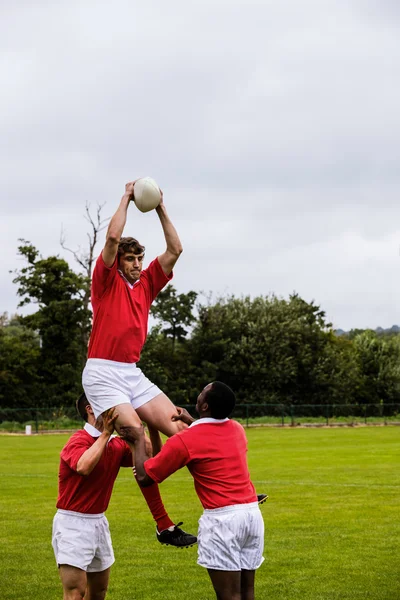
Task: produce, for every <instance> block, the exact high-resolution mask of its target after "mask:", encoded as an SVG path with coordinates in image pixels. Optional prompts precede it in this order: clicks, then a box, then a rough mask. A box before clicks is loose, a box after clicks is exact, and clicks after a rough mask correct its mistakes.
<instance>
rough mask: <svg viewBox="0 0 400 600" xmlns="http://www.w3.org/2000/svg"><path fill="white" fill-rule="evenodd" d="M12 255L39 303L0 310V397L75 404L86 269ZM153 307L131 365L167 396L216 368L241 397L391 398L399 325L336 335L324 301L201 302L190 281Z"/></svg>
mask: <svg viewBox="0 0 400 600" xmlns="http://www.w3.org/2000/svg"><path fill="white" fill-rule="evenodd" d="M18 254H19V256H20V257H21V258H22V259H23V260H24V266H23V267H22V268H21V269H19V270H18V271H16V272H15V273H14V280H13V281H14V283H15V284H16V286H17V294H18V296H19V297H20V303H19V306H20V307H22V306H25V305H27V304H33V305H35V308H36V310H34V311H32V312H31V314H28V315H26V316H22V315H13V316H8V315H7V314H3V315H2V316H0V406H1V407H2V408H6V407H7V408H28V407H65V406H72V405H73V404H74V402H75V399H76V397H77V396H78V395H79V394H80V392H81V373H82V369H83V366H84V364H85V361H86V350H87V342H88V338H89V335H90V328H91V311H90V306H89V296H90V272H91V270H90V269H86V270H85V272H84V273H81V272H77V271H75V270H74V269H73V268H72V267H71V266H70V265H69V264H68V263H67V261H65V260H64V259H62V258H60V257H59V256H49V257H47V258H43V257H42V256H41V255H40V253H39V251H38V249H37V248H36V247H34V246H33V245H32V244H31V243H30V242H28V241H25V240H21V241H20V245H19V247H18ZM92 255H93V253H92ZM91 259H92V257H91ZM78 262H79V261H78ZM90 267H91V263H90ZM151 312H152V316H153V320H154V322H155V325H154V326H153V327H152V328H151V330H150V332H149V335H148V339H147V342H146V344H145V347H144V349H143V352H142V356H141V360H140V363H139V366H140V367H141V368H142V369H143V370H144V372H145V373H146V375H147V376H148V377H149V378H150V379H151V380H152V381H153V382H154V383H156V384H157V385H158V386H159V387H160V388H161V389H162V390H163V391H165V393H166V394H167V395H169V396H170V397H171V399H172V400H173V401H174V402H175V403H176V404H185V403H189V404H193V403H195V401H196V398H197V395H198V392H199V390H201V389H202V388H203V386H204V385H205V384H206V383H208V382H210V381H213V380H216V379H218V380H221V381H224V382H225V383H227V384H228V385H230V386H231V387H232V388H233V389H234V390H235V392H236V393H237V397H238V401H239V402H240V403H249V404H264V403H268V404H284V405H299V404H315V405H317V404H318V405H321V404H347V405H351V404H365V403H376V404H382V403H385V404H387V403H399V402H400V336H399V335H391V336H387V335H386V336H385V335H378V334H377V333H376V332H374V331H372V330H354V331H350V332H349V333H348V334H345V335H340V336H338V335H336V334H335V332H334V330H333V329H332V325H331V324H330V323H329V322H327V319H326V315H325V312H324V311H323V310H321V308H320V307H319V306H318V305H317V304H315V303H314V302H306V301H305V300H304V299H302V298H301V297H300V296H299V295H297V294H292V295H291V296H290V297H289V298H288V299H283V298H280V297H277V296H275V295H268V296H259V297H256V298H250V297H248V296H244V297H241V298H237V297H234V296H227V297H221V298H217V299H214V300H213V299H212V298H209V299H207V300H205V301H203V302H201V301H200V300H199V295H198V294H197V292H195V291H189V292H187V293H181V294H178V293H177V291H176V289H175V288H174V287H173V286H172V285H169V286H168V287H167V288H165V289H164V290H163V291H162V292H161V293H160V294H159V296H158V297H157V299H156V301H155V302H154V304H153V307H152V309H151Z"/></svg>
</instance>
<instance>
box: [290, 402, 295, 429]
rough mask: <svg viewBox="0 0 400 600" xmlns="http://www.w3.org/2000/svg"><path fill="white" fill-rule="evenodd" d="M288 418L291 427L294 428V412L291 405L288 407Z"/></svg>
mask: <svg viewBox="0 0 400 600" xmlns="http://www.w3.org/2000/svg"><path fill="white" fill-rule="evenodd" d="M290 418H291V420H292V427H294V411H293V404H291V405H290Z"/></svg>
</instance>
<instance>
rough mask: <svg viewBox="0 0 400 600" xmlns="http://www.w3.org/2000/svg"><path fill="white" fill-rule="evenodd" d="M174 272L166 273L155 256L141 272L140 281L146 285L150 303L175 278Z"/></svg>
mask: <svg viewBox="0 0 400 600" xmlns="http://www.w3.org/2000/svg"><path fill="white" fill-rule="evenodd" d="M173 276H174V274H173V273H172V272H171V273H170V274H169V275H166V274H165V273H164V271H163V269H162V266H161V265H160V261H159V260H158V258H155V259H154V260H153V261H152V262H151V263H150V264H149V266H148V267H147V269H144V270H143V271H142V272H141V274H140V281H141V282H142V284H143V285H145V287H146V289H147V292H148V295H149V301H150V304H151V303H152V302H153V300H154V299H155V298H156V297H157V294H158V293H159V292H160V291H161V290H162V289H163V287H165V286H166V285H167V283H168V282H169V281H171V279H172V278H173Z"/></svg>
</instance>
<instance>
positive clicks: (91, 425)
mask: <svg viewBox="0 0 400 600" xmlns="http://www.w3.org/2000/svg"><path fill="white" fill-rule="evenodd" d="M76 406H77V410H78V412H79V414H80V415H81V417H82V418H83V419H84V420H85V421H86V424H85V427H84V429H81V430H80V431H77V432H76V433H74V435H73V436H72V437H71V438H70V439H69V440H68V442H67V444H66V445H65V446H64V448H63V450H62V452H61V460H60V469H59V489H58V499H57V509H58V510H57V513H56V515H55V517H54V520H53V536H52V543H53V548H54V553H55V557H56V561H57V564H58V567H59V574H60V578H61V582H62V584H63V590H64V600H77V599H78V598H83V597H84V596H85V598H91V599H92V600H103V599H104V597H105V594H106V592H107V587H108V580H109V576H110V567H111V565H112V564H113V562H114V552H113V548H112V543H111V537H110V532H109V527H108V521H107V519H106V517H105V515H104V512H105V511H106V510H107V507H108V504H109V501H110V497H111V493H112V490H113V486H114V482H115V479H116V477H117V475H118V472H119V469H120V467H132V466H133V459H132V452H131V448H130V447H129V446H128V444H127V443H126V442H124V441H122V440H121V439H120V438H119V437H116V436H112V433H113V431H114V422H115V421H116V419H117V418H118V413H117V411H116V410H115V409H111V410H110V411H109V412H108V414H107V415H106V416H105V417H104V419H103V417H102V416H99V417H98V418H97V419H96V418H95V416H94V414H93V410H92V407H91V406H90V404H89V402H88V401H87V399H86V397H85V394H82V395H81V396H80V398H79V399H78V401H77V405H76ZM142 489H143V490H144V489H145V488H142ZM145 497H146V496H145ZM150 510H151V511H152V513H153V516H154V519H155V520H156V522H157V526H158V527H159V528H160V529H164V528H165V527H168V523H170V522H171V520H170V518H169V517H168V515H167V513H166V511H165V508H164V506H163V504H162V502H161V498H159V501H158V503H157V502H156V503H154V502H153V504H151V505H150ZM161 541H162V540H161ZM195 541H196V538H195V537H193V543H194V542H195ZM85 594H86V595H85Z"/></svg>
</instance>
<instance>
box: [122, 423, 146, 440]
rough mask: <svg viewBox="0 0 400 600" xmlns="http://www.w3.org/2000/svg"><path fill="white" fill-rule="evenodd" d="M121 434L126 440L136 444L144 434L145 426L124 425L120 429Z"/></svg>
mask: <svg viewBox="0 0 400 600" xmlns="http://www.w3.org/2000/svg"><path fill="white" fill-rule="evenodd" d="M119 435H120V436H121V438H122V439H123V440H125V441H126V442H130V443H131V444H134V443H135V442H137V441H139V440H140V439H141V438H142V437H143V436H144V427H143V425H140V427H133V426H132V425H122V426H121V427H120V430H119Z"/></svg>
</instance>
